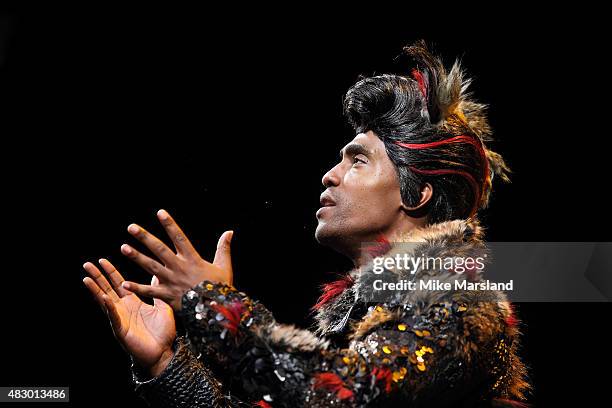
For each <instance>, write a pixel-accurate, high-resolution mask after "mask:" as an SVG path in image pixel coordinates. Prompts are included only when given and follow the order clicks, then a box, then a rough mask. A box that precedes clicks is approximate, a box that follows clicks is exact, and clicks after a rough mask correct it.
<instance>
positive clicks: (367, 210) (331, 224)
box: [315, 131, 402, 256]
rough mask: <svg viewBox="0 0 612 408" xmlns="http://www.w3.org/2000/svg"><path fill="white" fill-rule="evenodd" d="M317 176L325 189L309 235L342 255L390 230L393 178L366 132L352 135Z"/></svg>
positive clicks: (394, 218) (395, 211)
mask: <svg viewBox="0 0 612 408" xmlns="http://www.w3.org/2000/svg"><path fill="white" fill-rule="evenodd" d="M340 154H341V157H342V159H341V161H340V163H338V164H337V165H336V166H335V167H333V168H332V169H331V170H329V171H328V172H327V173H326V174H325V175H324V176H323V180H322V181H323V185H324V186H325V187H326V190H325V191H324V192H323V194H322V195H321V205H322V207H321V208H320V209H319V210H318V211H317V214H316V217H317V219H318V221H319V224H318V226H317V230H316V232H315V237H316V239H317V241H319V242H320V243H321V244H324V245H327V246H330V247H332V248H334V249H335V250H337V251H339V252H341V253H344V254H346V255H348V256H354V255H355V254H356V253H357V252H356V251H358V250H359V248H360V246H361V244H362V243H364V242H373V241H374V240H375V239H376V238H377V237H378V235H379V234H385V233H386V232H388V231H390V230H392V229H393V228H394V227H395V226H396V224H397V223H398V221H399V218H400V216H401V214H402V208H401V195H400V188H399V178H398V176H397V172H396V170H395V167H394V166H393V163H392V162H391V160H390V159H389V156H388V155H387V152H386V150H385V145H384V143H383V142H382V140H380V139H379V138H378V137H377V136H376V135H375V134H374V133H373V132H372V131H368V132H367V133H360V134H358V135H357V136H356V137H355V138H354V139H353V140H352V141H351V142H350V143H349V144H347V145H346V146H345V147H344V148H343V149H342V150H341V152H340Z"/></svg>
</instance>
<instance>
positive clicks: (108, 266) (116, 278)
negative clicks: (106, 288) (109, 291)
mask: <svg viewBox="0 0 612 408" xmlns="http://www.w3.org/2000/svg"><path fill="white" fill-rule="evenodd" d="M99 262H100V265H101V266H102V269H103V270H104V272H105V273H106V276H108V278H109V279H110V281H111V284H112V285H113V288H114V289H115V292H117V294H118V295H119V297H124V296H125V295H129V294H130V293H129V292H128V291H127V290H125V289H123V288H122V287H121V283H123V281H124V280H125V279H123V276H121V274H120V273H119V271H118V270H117V268H115V267H114V266H113V264H112V263H110V262H109V261H108V260H107V259H104V258H102V259H100V261H99Z"/></svg>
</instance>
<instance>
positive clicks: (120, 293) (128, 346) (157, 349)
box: [83, 259, 176, 376]
mask: <svg viewBox="0 0 612 408" xmlns="http://www.w3.org/2000/svg"><path fill="white" fill-rule="evenodd" d="M99 262H100V266H102V269H103V270H104V272H105V274H106V276H108V278H109V279H110V282H111V283H109V281H108V280H107V279H106V277H105V276H104V275H103V274H102V273H101V272H100V270H99V269H98V268H97V267H96V266H95V265H94V264H93V263H91V262H87V263H85V264H84V265H83V268H84V269H85V270H86V271H87V273H88V274H89V275H90V277H86V278H85V279H83V283H85V286H87V288H88V289H89V291H90V292H91V293H92V295H93V297H94V298H95V299H96V301H97V302H98V303H99V304H100V306H101V307H102V309H103V310H105V311H106V313H107V315H108V318H109V320H110V323H111V326H112V328H113V332H114V333H115V337H116V338H117V340H118V341H119V343H120V344H121V346H122V347H123V348H124V349H125V350H126V351H127V352H128V353H129V354H131V355H132V356H133V357H134V360H135V361H136V362H137V363H138V364H139V365H140V366H141V367H143V368H145V369H148V370H149V371H150V373H151V375H153V376H157V375H159V373H161V372H162V371H163V369H164V368H165V367H166V366H167V365H168V363H169V362H170V360H171V359H172V356H173V352H172V343H173V341H174V339H175V337H176V326H175V322H174V314H173V312H172V308H171V307H170V306H169V305H168V304H166V303H165V302H163V301H161V300H159V299H154V300H153V302H154V304H153V305H149V304H147V303H144V302H143V301H142V300H140V299H139V298H138V296H136V295H135V294H134V293H131V292H130V291H128V290H126V289H125V288H123V287H122V286H121V284H122V283H123V282H124V279H123V277H122V276H121V274H120V273H119V271H118V270H117V269H116V268H115V267H114V266H113V265H112V264H111V263H110V262H109V261H107V260H106V259H100V261H99ZM151 285H152V286H153V287H155V286H156V285H158V282H157V278H155V277H153V280H152V282H151Z"/></svg>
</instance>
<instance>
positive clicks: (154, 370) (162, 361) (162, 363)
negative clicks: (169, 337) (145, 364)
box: [148, 348, 174, 377]
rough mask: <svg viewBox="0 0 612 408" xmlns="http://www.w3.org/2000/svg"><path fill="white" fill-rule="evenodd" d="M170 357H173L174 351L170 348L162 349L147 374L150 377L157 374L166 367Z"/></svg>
mask: <svg viewBox="0 0 612 408" xmlns="http://www.w3.org/2000/svg"><path fill="white" fill-rule="evenodd" d="M172 357H174V351H173V350H172V348H169V349H166V350H164V352H163V353H162V355H161V356H160V358H159V360H157V362H156V363H155V364H153V365H152V366H150V367H149V369H148V370H149V374H150V375H151V376H152V377H157V376H159V375H160V374H161V373H162V372H163V371H164V370H165V369H166V367H168V364H170V361H171V360H172Z"/></svg>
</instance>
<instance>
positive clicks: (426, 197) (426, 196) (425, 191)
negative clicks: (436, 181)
mask: <svg viewBox="0 0 612 408" xmlns="http://www.w3.org/2000/svg"><path fill="white" fill-rule="evenodd" d="M432 195H433V187H432V186H431V184H429V183H425V184H423V186H422V187H421V196H420V198H419V202H418V204H417V205H415V206H414V207H409V206H407V205H406V204H404V202H403V200H402V204H401V205H402V208H403V209H404V211H406V213H407V214H408V215H410V216H411V217H415V218H416V217H422V216H424V215H425V214H427V204H428V203H429V201H430V200H431V196H432Z"/></svg>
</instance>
